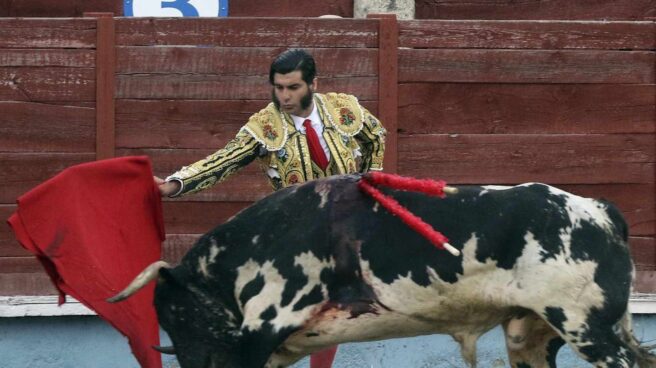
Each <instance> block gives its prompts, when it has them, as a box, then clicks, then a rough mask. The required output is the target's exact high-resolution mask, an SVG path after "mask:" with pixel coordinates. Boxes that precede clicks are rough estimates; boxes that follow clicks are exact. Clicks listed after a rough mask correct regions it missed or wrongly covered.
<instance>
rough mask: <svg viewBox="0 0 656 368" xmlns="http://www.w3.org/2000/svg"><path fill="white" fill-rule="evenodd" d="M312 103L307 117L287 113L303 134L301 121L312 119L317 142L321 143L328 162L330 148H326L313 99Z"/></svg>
mask: <svg viewBox="0 0 656 368" xmlns="http://www.w3.org/2000/svg"><path fill="white" fill-rule="evenodd" d="M312 105H314V107H313V108H312V112H311V113H310V116H308V117H307V118H302V117H300V116H296V115H292V114H289V115H290V116H291V117H292V119H293V120H294V126H295V127H296V130H298V131H299V132H301V134H305V127H304V126H303V122H304V121H305V120H306V119H310V120H311V121H312V128H313V129H314V131H315V132H317V135H318V136H319V143H321V148H323V152H324V153H325V154H326V158H327V159H328V162H330V150H329V149H328V144H326V140H325V139H324V138H323V123H322V122H321V117H320V116H319V110H317V104H316V103H314V101H312Z"/></svg>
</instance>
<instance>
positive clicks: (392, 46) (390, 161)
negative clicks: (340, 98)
mask: <svg viewBox="0 0 656 368" xmlns="http://www.w3.org/2000/svg"><path fill="white" fill-rule="evenodd" d="M368 18H377V19H378V20H379V22H380V28H379V36H378V40H379V44H378V49H379V53H378V56H379V58H380V59H379V61H378V67H379V69H378V75H379V77H378V101H379V105H378V106H379V108H378V110H379V116H378V117H379V118H380V120H381V121H382V122H383V124H384V126H385V128H386V129H387V136H386V137H385V157H384V160H383V167H384V168H385V171H387V172H390V173H396V171H397V167H398V152H397V151H398V149H397V145H398V142H397V141H398V136H397V126H398V114H399V108H398V105H399V83H398V81H399V78H398V74H399V70H398V68H399V66H398V64H399V63H398V46H399V36H398V34H399V26H398V23H397V21H396V15H394V14H370V15H369V16H368Z"/></svg>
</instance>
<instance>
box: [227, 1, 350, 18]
mask: <svg viewBox="0 0 656 368" xmlns="http://www.w3.org/2000/svg"><path fill="white" fill-rule="evenodd" d="M228 13H229V15H230V16H231V17H318V16H321V15H326V14H332V15H339V16H341V17H345V18H352V17H353V0H323V1H295V0H270V1H268V2H267V3H266V5H265V6H263V4H262V3H260V2H257V1H234V0H233V1H232V2H230V9H229V12H228Z"/></svg>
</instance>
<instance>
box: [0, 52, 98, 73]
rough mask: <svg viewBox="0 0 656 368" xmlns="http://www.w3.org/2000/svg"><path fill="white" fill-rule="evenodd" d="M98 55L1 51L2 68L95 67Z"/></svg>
mask: <svg viewBox="0 0 656 368" xmlns="http://www.w3.org/2000/svg"><path fill="white" fill-rule="evenodd" d="M95 57H96V53H95V51H93V50H86V49H0V67H3V66H38V67H57V66H65V67H84V68H92V67H94V66H95Z"/></svg>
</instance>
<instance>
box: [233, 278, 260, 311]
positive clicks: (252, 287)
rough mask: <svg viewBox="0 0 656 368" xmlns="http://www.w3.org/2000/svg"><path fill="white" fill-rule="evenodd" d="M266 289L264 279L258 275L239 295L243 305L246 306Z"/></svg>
mask: <svg viewBox="0 0 656 368" xmlns="http://www.w3.org/2000/svg"><path fill="white" fill-rule="evenodd" d="M262 288H264V277H263V276H262V275H261V274H258V275H257V277H255V278H254V279H253V280H251V281H249V282H248V283H247V284H246V285H244V288H243V289H242V290H241V293H240V294H239V301H240V302H241V305H245V304H246V302H247V301H249V300H250V299H251V298H252V297H254V296H256V295H257V294H259V293H260V292H261V291H262Z"/></svg>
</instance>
